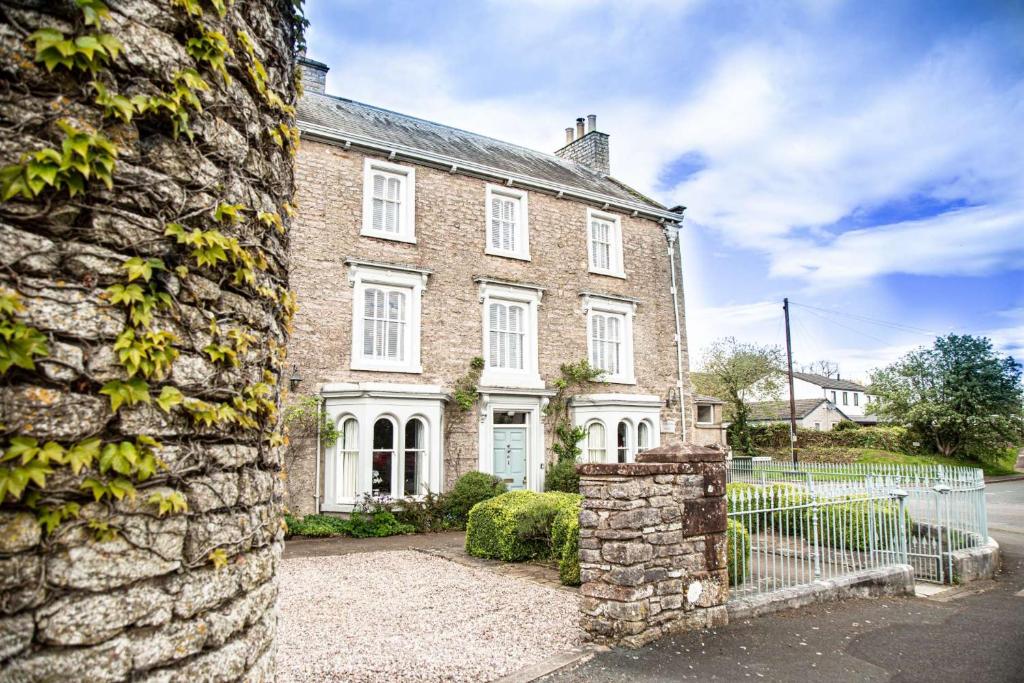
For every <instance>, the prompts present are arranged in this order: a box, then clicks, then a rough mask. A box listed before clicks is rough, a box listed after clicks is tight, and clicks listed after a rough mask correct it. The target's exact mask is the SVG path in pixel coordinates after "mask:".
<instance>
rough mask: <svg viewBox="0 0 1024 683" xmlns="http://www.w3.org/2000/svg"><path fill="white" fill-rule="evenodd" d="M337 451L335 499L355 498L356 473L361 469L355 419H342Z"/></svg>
mask: <svg viewBox="0 0 1024 683" xmlns="http://www.w3.org/2000/svg"><path fill="white" fill-rule="evenodd" d="M335 449H336V453H337V463H336V467H335V470H334V473H335V497H337V498H344V499H351V498H355V496H356V472H357V471H358V468H359V422H357V421H356V419H355V418H354V417H345V418H342V420H341V424H340V425H339V428H338V440H337V441H336V442H335Z"/></svg>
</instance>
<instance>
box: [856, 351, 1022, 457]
mask: <svg viewBox="0 0 1024 683" xmlns="http://www.w3.org/2000/svg"><path fill="white" fill-rule="evenodd" d="M871 393H873V394H875V395H876V396H878V401H877V402H875V403H873V404H872V405H871V406H870V408H869V410H870V411H872V412H875V413H877V414H878V415H880V416H882V417H885V418H888V419H890V420H893V421H896V422H902V423H905V424H907V425H908V426H909V427H910V428H911V429H913V430H914V431H916V432H917V433H919V434H920V435H921V436H922V437H923V438H924V440H926V441H929V442H930V443H931V444H932V445H933V446H934V447H935V450H937V451H938V452H939V453H941V454H942V455H945V456H956V457H961V458H969V457H984V455H985V454H986V453H990V452H991V451H992V450H993V449H995V448H999V447H1002V446H1006V445H1009V444H1012V443H1017V442H1019V440H1020V438H1021V435H1022V433H1024V432H1022V425H1024V421H1022V400H1024V390H1022V386H1021V365H1020V363H1018V362H1016V361H1015V360H1014V359H1013V358H1012V357H1009V356H1007V357H1001V356H999V354H997V353H996V352H995V351H994V350H993V348H992V342H991V341H989V340H988V339H987V338H985V337H974V336H971V335H955V334H951V335H949V336H947V337H939V338H938V339H936V340H935V344H934V345H933V346H932V348H927V349H926V348H922V349H919V350H917V351H913V352H911V353H908V354H907V355H905V356H904V357H903V358H901V359H900V360H898V361H896V362H895V363H893V364H892V365H890V366H889V367H887V368H884V369H882V370H876V371H875V372H874V373H873V374H872V376H871Z"/></svg>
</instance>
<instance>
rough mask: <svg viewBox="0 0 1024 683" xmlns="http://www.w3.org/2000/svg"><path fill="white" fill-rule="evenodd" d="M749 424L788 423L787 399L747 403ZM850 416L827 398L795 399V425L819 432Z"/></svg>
mask: <svg viewBox="0 0 1024 683" xmlns="http://www.w3.org/2000/svg"><path fill="white" fill-rule="evenodd" d="M747 408H749V409H750V416H749V417H748V418H747V421H748V422H749V423H750V424H765V423H769V422H784V423H786V424H788V423H789V401H788V400H785V401H759V402H754V403H748V404H747ZM849 419H850V418H849V417H848V416H847V415H846V414H845V413H844V412H843V411H842V410H840V409H839V408H838V407H836V405H835V404H834V403H832V401H830V400H828V399H827V398H798V399H796V426H797V427H798V428H802V429H813V430H815V431H819V432H827V431H831V430H832V428H833V427H835V426H836V425H837V424H839V423H840V422H842V421H843V420H849Z"/></svg>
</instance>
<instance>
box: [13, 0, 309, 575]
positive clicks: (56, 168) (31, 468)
mask: <svg viewBox="0 0 1024 683" xmlns="http://www.w3.org/2000/svg"><path fill="white" fill-rule="evenodd" d="M170 3H171V4H172V5H173V6H175V7H176V8H178V10H179V11H180V12H182V13H183V16H184V17H186V18H187V19H188V29H187V31H186V33H185V35H184V36H183V37H182V43H183V48H184V51H185V53H186V54H187V55H188V56H189V57H190V58H191V59H192V61H193V64H194V66H191V67H185V68H181V69H178V70H177V71H175V72H174V73H173V74H171V75H170V78H169V80H168V81H166V82H165V85H166V87H163V88H161V89H156V90H153V91H150V92H137V91H136V92H133V90H137V88H136V87H135V86H134V85H132V86H129V87H130V89H129V90H128V91H127V92H119V91H118V88H117V87H116V86H117V78H116V76H115V74H114V72H113V71H111V70H112V69H116V68H117V67H118V63H119V60H120V58H121V57H122V55H123V54H124V50H125V48H124V45H123V44H122V43H121V41H120V40H118V39H117V38H116V37H114V36H113V35H112V34H110V33H107V32H104V31H103V30H102V28H103V23H104V21H105V20H107V19H108V18H109V16H110V12H109V9H108V8H107V6H106V5H105V4H104V2H102V1H101V0H75V5H76V7H77V9H78V16H77V17H76V19H75V21H74V22H73V24H74V25H76V26H77V30H75V31H72V32H71V33H66V32H65V31H61V30H57V29H55V28H43V29H40V30H37V31H35V32H33V33H31V34H30V35H28V36H27V37H26V38H25V41H26V46H27V47H28V48H29V49H30V50H31V53H32V55H33V57H32V59H33V60H34V62H35V63H37V64H38V65H40V66H41V67H42V68H45V69H46V71H47V72H48V73H53V74H58V73H66V74H68V77H69V78H73V79H78V78H80V77H84V78H82V79H81V80H82V90H81V91H82V92H83V93H88V94H89V95H88V96H89V99H90V102H91V104H92V105H93V106H94V107H95V108H96V109H97V110H98V112H99V114H100V117H99V121H92V122H90V121H89V120H87V117H85V116H81V115H78V114H76V115H74V116H71V115H68V116H65V117H62V118H59V119H57V120H56V121H55V122H54V125H55V130H52V131H50V132H51V134H53V136H54V137H59V142H58V144H57V145H55V146H44V147H42V148H41V149H36V150H30V151H25V152H23V153H21V154H20V155H18V156H17V157H16V161H15V163H12V164H8V165H7V166H4V167H2V168H0V201H2V202H11V201H45V202H46V204H47V206H49V205H50V203H51V201H52V200H53V199H54V198H56V197H65V196H66V197H67V198H72V199H74V198H78V197H80V196H83V195H87V194H89V193H90V192H91V191H92V187H94V186H95V184H96V183H99V184H101V185H102V187H103V188H105V189H106V190H107V191H110V190H112V189H113V188H114V186H115V174H116V170H117V165H118V159H119V155H120V154H121V153H122V149H121V146H122V145H123V144H125V140H126V139H128V138H126V137H125V135H124V131H123V130H120V129H117V128H116V127H117V126H124V125H127V124H131V123H133V122H140V121H141V122H143V123H144V124H145V125H146V126H147V127H153V128H157V129H160V128H161V127H162V126H167V128H166V131H167V133H169V135H170V136H171V138H172V139H174V140H177V139H178V138H179V137H181V136H184V138H186V139H187V140H188V141H189V142H190V143H193V142H194V140H195V132H194V131H193V116H194V115H195V114H201V113H203V106H202V99H201V93H204V92H207V91H210V90H211V89H213V88H225V87H228V86H231V85H232V83H233V82H234V79H233V78H232V75H231V73H235V74H236V76H237V75H239V74H241V75H242V76H243V77H244V78H241V79H240V80H242V81H244V86H245V87H246V88H247V89H250V90H252V91H253V92H255V93H257V94H258V96H259V99H260V100H261V101H262V102H263V103H264V105H265V106H266V108H267V109H269V110H271V111H273V112H275V116H274V117H273V118H274V119H275V120H274V122H273V123H272V124H269V125H268V127H266V128H265V129H264V134H265V136H266V138H267V139H269V141H270V142H271V143H272V144H273V145H275V146H276V147H279V148H282V149H287V151H288V152H289V153H290V154H292V155H294V153H295V150H296V148H297V145H298V131H297V129H295V128H294V126H293V125H292V123H291V120H292V118H293V117H294V113H295V109H294V107H293V105H292V104H290V103H288V102H287V98H286V97H283V96H282V95H281V94H280V93H278V92H276V91H275V90H274V89H273V88H272V87H271V86H270V78H269V76H268V73H267V69H266V67H265V65H264V64H263V63H262V62H261V61H260V60H259V59H258V58H257V51H256V47H255V44H254V43H253V41H252V39H251V38H250V37H249V36H248V34H246V33H245V32H244V31H238V32H237V33H236V35H235V41H236V47H232V45H231V40H230V39H229V37H228V36H227V35H225V34H224V33H222V32H219V31H217V30H214V29H213V28H212V27H211V26H209V25H207V24H206V23H204V19H206V18H207V13H208V12H210V11H212V12H213V13H214V14H215V15H216V16H217V17H219V18H222V19H223V18H224V17H225V15H226V13H227V10H228V8H229V6H230V5H231V0H170ZM294 7H295V10H294V12H293V14H292V22H293V24H294V26H293V28H295V29H296V30H297V32H295V33H293V35H296V37H297V39H298V40H300V41H301V35H300V34H301V29H302V28H303V27H304V25H305V19H304V18H303V17H302V13H301V1H298V0H296V1H295V2H294ZM238 54H243V55H245V58H244V60H239V59H238V58H237V55H238ZM243 61H244V63H243ZM204 73H205V74H206V77H204ZM129 93H130V94H129ZM282 119H286V120H282ZM106 122H109V123H110V124H113V125H114V126H115V130H114V131H113V133H111V132H110V131H107V130H105V129H104V126H105V124H106ZM211 192H212V193H214V195H215V199H214V203H213V204H212V205H211V206H209V207H208V209H206V210H203V211H196V210H183V212H182V214H181V215H180V216H178V217H175V218H174V220H169V221H167V222H166V223H165V225H164V230H163V236H162V238H161V240H162V242H163V244H162V246H158V247H157V248H156V249H153V248H152V247H153V245H152V244H145V245H140V246H143V247H145V248H146V253H153V252H154V251H155V252H157V253H159V252H163V254H162V257H155V256H141V255H138V256H132V257H129V258H126V259H125V260H124V261H123V262H122V263H121V270H120V276H119V278H117V280H116V281H115V282H113V283H112V284H109V285H108V286H106V287H105V288H104V289H103V294H102V297H103V298H104V299H105V301H106V303H107V304H108V305H109V306H110V307H112V308H113V309H116V310H120V311H121V312H122V313H123V319H124V325H123V328H122V329H121V330H120V332H119V333H118V334H117V335H116V338H115V339H114V340H113V344H112V347H111V350H112V351H113V353H114V358H115V359H116V363H117V366H118V368H119V371H120V377H118V378H116V379H110V380H108V381H105V382H103V383H102V384H100V385H99V386H98V388H95V389H93V391H95V392H97V393H98V394H100V395H102V396H105V397H106V399H107V402H108V406H109V410H110V413H111V414H112V415H118V414H119V413H121V412H123V411H124V410H126V409H133V408H139V407H143V406H149V405H155V407H156V408H157V409H159V411H161V412H162V413H163V414H165V415H166V416H168V417H169V418H174V419H178V418H182V419H184V420H190V421H191V422H192V424H194V425H201V426H203V427H208V428H210V427H216V428H218V429H221V430H232V429H235V430H241V431H244V432H252V433H254V434H256V435H258V438H259V441H260V442H261V443H263V444H266V446H265V447H270V448H276V447H278V446H280V445H281V444H282V443H283V436H282V435H281V433H280V432H279V431H277V430H276V424H277V421H278V409H277V390H276V384H277V377H278V375H279V372H280V368H281V367H282V364H283V360H284V348H283V346H282V345H280V344H278V343H277V342H276V341H275V340H273V339H270V340H268V343H267V344H266V345H265V349H261V351H260V353H262V354H265V356H262V355H261V356H257V358H264V359H265V360H263V361H261V362H265V363H266V364H267V365H269V369H264V370H263V372H262V376H261V377H260V378H259V380H260V381H255V382H253V381H251V380H250V381H249V382H248V383H246V384H245V385H244V386H241V387H240V388H237V389H233V390H230V391H227V392H225V391H224V390H223V389H220V390H217V391H210V392H208V394H209V395H202V393H201V392H202V389H200V393H199V395H187V394H186V393H185V392H183V391H182V390H181V389H179V388H178V387H177V386H174V385H172V384H170V383H167V380H168V378H169V377H170V376H171V374H172V371H173V368H174V365H175V362H176V361H177V360H178V359H179V357H180V356H181V354H182V351H183V349H185V348H186V344H185V340H183V339H181V338H179V335H178V334H177V333H176V331H175V330H176V329H178V328H180V327H181V325H180V321H181V313H180V309H181V303H180V301H179V300H178V298H177V294H178V291H179V289H180V287H181V285H182V284H183V283H186V282H187V281H188V279H189V278H190V277H192V275H193V274H199V275H201V276H202V277H204V278H206V279H207V280H210V281H212V282H214V283H216V284H217V285H218V286H220V287H223V288H224V289H225V290H228V291H230V290H231V289H235V290H236V291H238V292H240V293H248V294H251V295H253V296H256V297H259V298H261V299H263V300H265V301H267V302H268V303H270V304H271V305H272V308H273V310H274V315H275V318H276V320H277V322H278V323H279V324H280V326H281V329H283V330H286V331H287V330H289V329H290V325H291V319H292V316H293V315H294V311H295V298H294V295H293V294H292V293H291V292H290V291H288V289H287V288H286V287H285V286H284V285H283V284H282V283H281V281H280V278H279V277H278V276H277V275H276V274H275V273H276V269H274V268H272V267H271V263H270V260H268V256H267V250H268V249H269V248H271V246H269V245H267V244H266V243H260V242H253V241H252V240H247V238H246V235H249V234H253V233H258V232H259V230H254V229H253V228H255V227H256V226H262V227H266V228H273V230H274V231H275V232H276V233H277V234H279V235H284V234H286V232H287V224H286V220H285V219H283V218H282V214H283V215H284V216H285V218H287V217H290V216H291V212H292V208H291V206H290V205H288V204H287V203H286V202H284V203H282V205H281V206H280V207H279V208H280V211H281V213H278V212H277V211H273V210H267V208H266V207H263V208H262V209H261V210H256V209H252V208H249V207H247V206H245V205H244V204H243V203H241V202H237V201H231V199H229V198H228V196H227V190H226V188H225V187H224V186H222V185H220V184H218V185H217V186H216V187H211V188H206V193H207V194H209V193H211ZM217 195H220V196H219V197H217ZM274 258H275V259H277V258H279V255H275V257H274ZM16 288H17V285H15V289H16ZM25 313H26V307H25V303H24V297H23V296H22V295H21V294H19V293H18V292H17V291H14V290H9V289H6V288H0V377H2V378H4V379H5V380H6V379H8V377H7V376H8V374H9V373H11V372H20V373H29V374H30V373H36V372H37V371H38V368H37V361H40V360H44V359H47V358H49V357H50V354H51V344H50V340H49V339H48V338H47V336H46V335H44V334H43V333H42V332H40V331H39V330H38V329H36V328H34V327H32V326H31V325H29V324H27V323H26V322H25V321H24V316H25ZM207 315H208V316H209V319H208V328H207V334H206V336H207V337H208V339H209V341H208V343H206V344H205V345H204V346H202V347H201V349H200V351H201V354H202V355H203V357H204V358H205V359H206V360H207V361H209V363H210V364H211V365H212V366H213V367H214V368H216V369H217V372H219V373H229V372H233V371H237V370H240V369H241V366H242V359H243V358H245V357H246V356H247V354H251V353H256V351H255V349H254V345H255V343H256V342H257V338H256V336H255V335H254V334H253V333H252V332H250V331H249V330H248V329H247V328H246V327H245V326H244V325H231V324H229V323H227V322H226V321H224V320H218V318H217V317H216V316H215V315H214V314H213V313H207ZM186 331H187V332H188V333H189V334H196V331H194V330H186ZM238 377H241V378H243V379H244V377H245V375H238ZM38 379H40V380H42V381H43V382H44V383H45V382H46V379H45V378H44V377H42V376H41V375H40V376H39V377H38ZM190 391H191V390H190ZM225 394H229V395H225ZM15 428H17V427H15ZM0 429H2V430H8V429H10V427H9V426H5V425H0ZM161 448H162V444H161V443H160V442H158V441H157V440H156V439H155V438H153V437H152V436H148V435H145V434H138V435H134V436H133V437H131V438H113V439H112V438H109V436H107V435H96V436H90V437H88V438H85V439H82V440H78V441H74V442H70V443H61V442H59V441H55V440H50V441H45V442H40V441H39V440H37V439H35V438H33V437H32V436H30V435H26V434H17V433H14V434H11V433H8V434H7V435H6V436H0V504H3V505H5V506H8V505H17V506H24V507H25V508H28V509H29V510H32V511H33V512H34V513H35V515H36V518H37V520H38V521H39V523H40V525H41V526H42V528H43V530H44V531H45V533H46V534H48V535H52V534H54V533H55V532H57V531H58V530H59V529H60V527H61V525H62V524H63V523H64V522H66V521H68V520H71V519H75V518H78V517H79V515H80V513H81V510H82V506H83V504H85V503H87V502H88V501H89V500H90V499H91V500H92V501H93V502H94V503H110V502H114V501H121V500H124V499H134V498H135V497H136V496H137V495H138V494H139V493H140V492H141V490H142V489H148V490H147V493H148V495H147V496H146V498H145V501H146V503H147V504H148V505H150V506H152V509H153V511H154V513H155V514H156V515H157V516H160V517H162V516H165V515H174V514H182V513H185V512H187V511H188V504H187V500H186V498H185V496H184V495H183V493H182V492H180V491H177V490H174V488H173V487H174V485H175V478H174V476H172V475H171V474H170V473H169V472H168V466H167V464H166V463H164V462H163V460H161V458H160V457H159V453H160V450H161ZM62 468H63V469H66V470H67V471H68V472H70V473H71V474H72V475H74V476H75V477H76V478H78V479H77V484H76V485H77V487H78V494H77V495H76V494H70V493H69V492H68V491H67V487H66V484H62V488H61V490H60V491H56V490H54V491H51V490H49V488H48V484H49V481H50V479H51V478H52V477H53V476H54V475H55V474H56V473H57V472H58V470H60V469H62ZM62 482H66V479H62ZM86 526H87V527H88V528H89V529H91V530H92V532H93V534H94V536H95V537H96V538H97V539H98V540H110V539H112V538H116V537H117V536H118V533H119V532H118V529H117V528H116V526H115V525H114V524H113V523H111V522H109V521H107V520H103V519H97V518H91V519H89V520H87V522H86ZM207 559H208V561H210V562H212V563H213V564H214V565H215V566H218V567H220V566H223V565H224V564H226V562H227V554H226V552H225V551H224V550H223V549H222V548H214V549H213V550H211V552H210V553H209V556H208V558H207Z"/></svg>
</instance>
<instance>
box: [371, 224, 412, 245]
mask: <svg viewBox="0 0 1024 683" xmlns="http://www.w3.org/2000/svg"><path fill="white" fill-rule="evenodd" d="M359 234H360V235H361V236H363V237H373V238H375V239H379V240H387V241H389V242H405V243H406V244H416V236H415V235H411V236H410V235H402V234H398V235H394V234H389V233H386V232H382V231H380V230H373V229H372V228H367V227H366V226H363V229H362V230H361V231H360V232H359Z"/></svg>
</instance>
